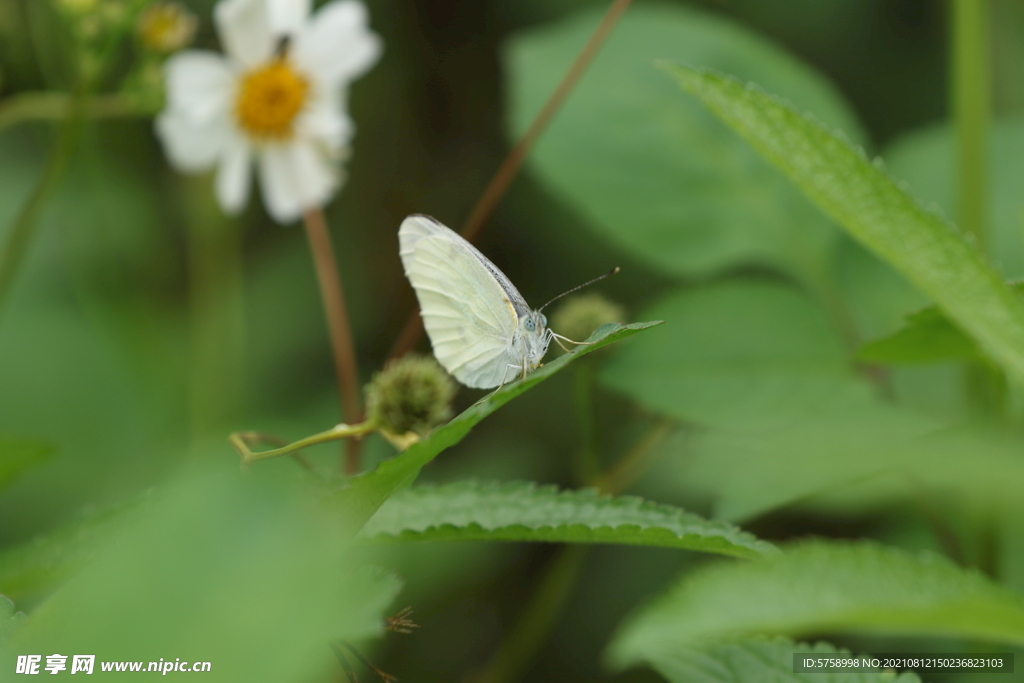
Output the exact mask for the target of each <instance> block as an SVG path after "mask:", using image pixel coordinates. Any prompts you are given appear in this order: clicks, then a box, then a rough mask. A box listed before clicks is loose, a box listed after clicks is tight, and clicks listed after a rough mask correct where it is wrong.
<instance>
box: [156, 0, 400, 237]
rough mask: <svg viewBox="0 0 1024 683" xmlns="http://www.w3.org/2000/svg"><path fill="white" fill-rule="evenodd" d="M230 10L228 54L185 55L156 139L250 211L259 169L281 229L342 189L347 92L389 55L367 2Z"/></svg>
mask: <svg viewBox="0 0 1024 683" xmlns="http://www.w3.org/2000/svg"><path fill="white" fill-rule="evenodd" d="M310 5H311V2H310V0H221V2H219V3H218V4H217V6H216V8H215V9H214V20H215V22H216V25H217V31H218V33H219V34H220V38H221V43H222V45H223V46H224V50H225V52H226V54H224V55H221V54H219V53H216V52H210V51H208V50H186V51H184V52H180V53H178V54H176V55H174V56H173V57H171V58H170V59H169V60H167V64H166V67H165V73H166V83H167V107H166V109H165V110H164V111H163V112H162V113H161V114H160V115H159V116H158V117H157V120H156V131H157V135H158V136H159V137H160V140H161V141H162V142H163V145H164V149H165V150H166V152H167V156H168V157H169V159H170V161H171V163H172V165H174V166H175V167H176V168H178V169H179V170H182V171H187V172H195V171H205V170H209V169H210V168H213V167H214V166H216V167H217V174H216V194H217V200H218V202H219V203H220V205H221V208H223V209H224V211H225V212H227V213H232V214H233V213H238V212H239V211H241V210H242V208H243V207H244V206H245V204H246V202H247V200H248V197H249V190H250V185H251V184H252V180H251V169H252V165H253V163H254V162H255V163H256V164H257V165H258V167H259V182H260V190H261V193H262V195H263V201H264V203H265V204H266V206H267V210H268V211H269V212H270V215H271V216H272V217H273V218H274V220H276V221H278V222H279V223H290V222H292V221H294V220H296V219H297V218H299V217H300V216H301V215H302V214H303V212H305V211H307V210H310V209H314V208H318V207H321V206H323V205H324V204H325V203H327V201H328V200H330V198H331V196H332V195H333V194H334V192H335V190H336V189H337V188H338V185H339V183H340V173H341V172H340V169H339V168H338V165H339V162H340V161H341V160H343V158H344V157H345V155H346V153H347V150H348V145H349V142H350V140H351V138H352V135H353V133H354V126H353V124H352V121H351V119H349V117H348V115H347V114H346V111H345V95H346V87H347V86H348V84H349V83H350V82H351V81H352V80H353V79H355V78H356V77H358V76H359V75H361V74H362V73H363V72H365V71H366V70H367V69H369V68H370V67H371V66H372V65H373V64H374V63H375V62H376V61H377V59H378V57H379V55H380V52H381V43H380V39H379V38H378V37H377V35H376V34H374V33H373V32H371V31H370V30H369V28H368V27H367V13H366V8H365V7H364V6H363V4H362V3H361V2H359V0H334V1H333V2H329V3H328V4H326V5H324V6H323V7H322V8H320V10H319V11H317V13H316V14H315V15H314V16H312V17H310V16H309V12H310Z"/></svg>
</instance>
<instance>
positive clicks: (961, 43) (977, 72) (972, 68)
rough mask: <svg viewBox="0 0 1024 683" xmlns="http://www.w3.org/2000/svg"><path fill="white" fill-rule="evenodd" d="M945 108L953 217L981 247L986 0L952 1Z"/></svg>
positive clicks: (987, 93) (987, 95) (987, 111)
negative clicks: (951, 151) (952, 165)
mask: <svg viewBox="0 0 1024 683" xmlns="http://www.w3.org/2000/svg"><path fill="white" fill-rule="evenodd" d="M952 9H953V17H952V24H953V26H952V32H953V33H952V37H951V38H952V45H951V48H952V50H951V52H952V64H951V67H950V71H951V75H952V92H951V108H952V110H953V118H954V120H955V123H956V145H957V219H958V222H959V223H960V228H961V229H962V230H963V231H964V232H965V233H967V234H970V235H974V237H975V238H976V239H977V240H978V243H979V244H980V245H981V246H982V248H984V246H985V243H986V241H987V237H988V236H987V234H986V208H987V203H988V196H987V184H988V183H987V181H988V160H987V152H988V130H989V119H990V117H991V81H992V74H991V59H990V54H989V50H990V41H989V28H990V26H989V6H988V0H953V6H952Z"/></svg>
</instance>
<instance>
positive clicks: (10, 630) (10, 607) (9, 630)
mask: <svg viewBox="0 0 1024 683" xmlns="http://www.w3.org/2000/svg"><path fill="white" fill-rule="evenodd" d="M24 621H25V614H24V613H23V612H15V611H14V603H13V602H11V599H10V598H8V597H7V596H5V595H0V647H2V646H3V645H4V643H6V642H7V641H9V640H10V639H11V637H12V636H13V635H14V632H15V631H16V630H17V629H18V627H20V626H21V624H22V623H23V622H24Z"/></svg>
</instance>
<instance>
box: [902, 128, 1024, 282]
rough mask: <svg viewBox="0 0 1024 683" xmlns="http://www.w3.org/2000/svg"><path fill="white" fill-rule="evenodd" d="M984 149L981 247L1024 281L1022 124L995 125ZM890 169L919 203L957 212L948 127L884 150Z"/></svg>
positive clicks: (926, 131)
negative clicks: (984, 223)
mask: <svg viewBox="0 0 1024 683" xmlns="http://www.w3.org/2000/svg"><path fill="white" fill-rule="evenodd" d="M988 135H989V148H988V162H989V165H988V174H989V180H988V186H987V190H988V206H987V207H986V209H987V218H988V225H987V232H986V235H985V243H986V246H987V247H988V249H987V251H988V253H989V255H990V256H991V258H992V260H993V262H994V263H995V265H996V266H997V267H998V268H999V270H1000V271H1001V272H1002V274H1003V275H1004V277H1006V278H1007V279H1020V278H1024V239H1022V229H1024V222H1022V221H1024V195H1022V194H1021V191H1020V178H1021V176H1022V175H1024V120H1021V119H1016V120H1003V121H995V122H993V124H992V126H991V128H990V130H989V131H988ZM885 160H886V163H887V165H888V166H889V170H890V171H891V172H892V174H893V175H894V176H896V177H897V178H902V179H903V180H904V181H906V183H907V186H908V188H909V192H910V193H911V194H912V195H914V196H915V197H917V198H918V199H919V200H920V201H921V202H923V203H925V204H926V205H928V204H935V205H937V206H939V207H940V208H941V209H942V210H943V212H945V213H946V215H949V216H952V215H955V211H956V205H955V202H956V194H957V193H956V175H955V174H956V168H957V162H956V142H955V140H954V135H953V131H952V129H951V127H950V126H948V125H945V124H943V125H938V126H931V127H928V128H926V129H923V130H917V131H913V132H911V133H909V134H908V135H905V136H903V137H901V138H899V139H898V140H897V141H896V142H895V143H894V144H892V145H891V146H889V147H888V148H887V149H886V151H885Z"/></svg>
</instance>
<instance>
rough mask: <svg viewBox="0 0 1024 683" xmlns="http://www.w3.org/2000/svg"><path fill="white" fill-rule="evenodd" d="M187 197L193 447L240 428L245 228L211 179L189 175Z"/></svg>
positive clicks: (185, 186)
mask: <svg viewBox="0 0 1024 683" xmlns="http://www.w3.org/2000/svg"><path fill="white" fill-rule="evenodd" d="M182 195H183V196H182V204H183V205H184V209H185V216H186V218H187V220H186V221H185V222H186V224H187V227H186V234H185V244H186V248H187V255H188V290H189V291H188V297H189V337H190V342H191V343H190V356H191V358H190V362H189V366H190V378H189V379H190V382H189V385H190V386H189V425H190V431H191V433H192V441H193V444H194V445H198V444H199V443H201V442H202V440H203V439H204V438H205V437H208V436H209V435H211V434H214V433H218V434H223V432H224V431H226V429H225V428H226V427H227V426H228V425H231V426H237V424H238V420H239V418H240V417H241V414H242V405H243V396H244V393H245V392H244V384H245V363H244V358H245V308H244V304H243V300H244V295H243V284H242V230H241V222H240V221H239V220H238V219H236V218H227V217H225V216H224V214H223V212H221V211H220V209H219V207H218V206H217V203H216V200H215V198H214V196H213V191H212V182H211V179H210V178H209V177H208V176H191V177H185V178H184V179H183V180H182ZM227 428H230V427H227ZM193 452H194V453H199V452H202V451H201V449H193Z"/></svg>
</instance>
